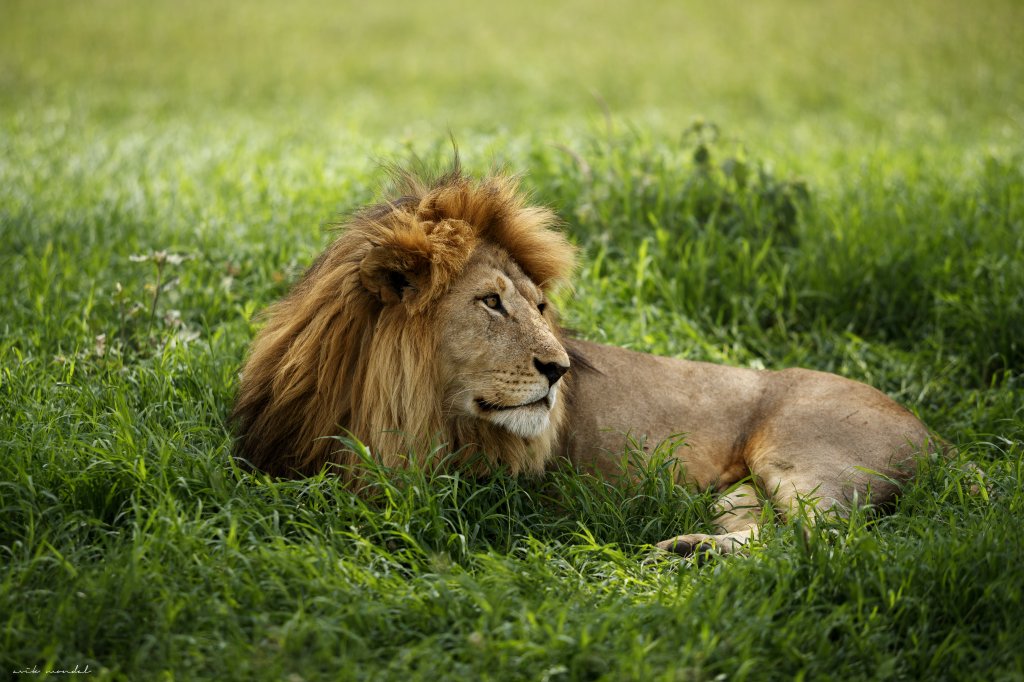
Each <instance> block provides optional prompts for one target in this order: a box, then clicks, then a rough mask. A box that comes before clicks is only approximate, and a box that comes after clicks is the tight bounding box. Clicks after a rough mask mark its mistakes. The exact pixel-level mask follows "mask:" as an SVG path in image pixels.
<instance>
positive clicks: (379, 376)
mask: <svg viewBox="0 0 1024 682" xmlns="http://www.w3.org/2000/svg"><path fill="white" fill-rule="evenodd" d="M400 184H401V189H400V195H399V196H396V197H395V198H394V199H392V200H391V201H389V202H385V203H383V204H380V205H377V206H373V207H370V208H368V209H366V210H364V211H362V212H360V213H358V214H357V215H356V216H355V217H354V218H353V219H352V220H351V221H350V222H349V223H348V225H347V226H346V227H345V229H344V231H343V232H342V233H341V235H340V236H339V237H338V238H337V239H336V240H335V241H334V243H332V244H331V245H330V246H329V247H328V249H327V250H326V252H325V253H324V254H323V255H322V256H321V257H320V258H319V260H318V261H317V262H316V263H315V264H314V265H313V266H312V267H311V268H310V270H309V272H307V274H306V276H305V277H304V279H303V280H302V281H301V282H299V284H298V285H296V286H295V288H294V290H293V291H292V292H291V293H290V294H289V295H288V296H287V297H286V298H285V299H284V300H282V301H281V302H279V303H277V304H275V305H274V306H272V307H271V308H270V310H269V311H268V313H267V316H266V319H267V323H266V326H265V327H264V328H263V329H262V330H261V331H260V332H259V334H258V335H257V337H256V339H255V340H254V341H253V343H252V347H251V350H250V353H249V357H248V360H247V361H246V364H245V367H244V369H243V371H242V379H241V385H240V388H239V393H238V399H237V402H236V405H235V409H234V412H233V415H232V419H233V421H234V423H235V425H236V430H237V432H238V435H239V439H238V445H237V454H238V455H239V457H241V458H243V459H244V460H246V461H248V462H249V463H251V464H252V465H253V466H255V467H257V468H259V469H262V470H265V471H268V472H270V473H272V474H276V475H285V476H288V475H306V474H311V473H315V472H317V471H319V470H320V469H322V468H323V467H324V465H326V464H329V463H335V464H342V465H347V466H346V467H343V468H342V470H341V471H342V475H344V476H346V477H349V478H351V477H353V476H354V475H355V474H356V473H357V472H358V471H359V467H360V460H359V459H358V458H357V457H356V455H355V454H353V453H352V452H351V451H349V450H348V449H347V448H346V447H345V446H344V444H343V443H342V442H341V441H340V440H338V439H337V438H332V437H333V436H342V435H346V434H351V435H353V436H355V437H356V438H358V439H359V440H360V441H362V442H363V443H365V444H366V445H367V446H369V448H370V450H371V452H372V453H373V456H374V457H376V458H377V459H378V460H379V461H381V462H382V463H384V464H386V465H389V466H396V465H401V464H402V463H403V462H405V461H406V458H407V457H408V456H410V455H411V456H414V457H417V458H419V459H421V460H422V459H423V458H425V457H429V458H430V459H431V461H436V459H437V458H439V457H440V456H441V455H443V454H445V453H455V457H454V460H453V463H454V464H455V465H460V464H464V463H465V462H466V461H467V460H468V459H469V458H471V457H474V456H475V455H477V454H478V453H483V455H484V459H483V460H476V461H477V463H478V464H477V466H478V468H479V470H480V471H481V472H482V471H484V470H486V469H489V468H491V467H493V466H502V467H505V468H506V469H507V470H509V471H511V472H512V473H520V472H539V471H541V470H543V469H544V467H545V466H546V465H548V464H550V463H551V462H552V461H554V459H555V458H556V457H558V456H565V457H568V458H570V459H571V460H572V461H573V462H574V463H575V464H576V465H577V466H578V467H580V468H581V469H584V470H587V471H592V472H594V473H599V474H608V475H612V476H615V475H618V474H619V473H620V472H621V471H622V467H621V461H622V457H623V453H624V450H625V448H626V444H627V440H628V439H630V438H632V439H640V440H641V441H643V442H645V443H646V444H647V446H648V448H650V447H651V446H653V445H655V444H657V443H659V442H661V441H665V440H668V439H672V438H673V437H675V436H677V435H678V434H685V437H684V438H683V443H684V444H683V445H682V446H681V447H679V448H677V449H676V451H675V453H674V454H675V457H677V458H678V459H679V460H681V462H682V463H683V464H684V467H683V468H682V471H685V480H683V481H681V482H686V483H690V484H694V485H696V486H699V487H704V488H706V487H714V488H716V489H718V490H721V491H723V493H725V494H724V495H723V497H722V498H721V501H720V503H719V507H718V513H719V517H718V520H717V522H716V526H717V527H716V533H715V534H713V535H684V536H679V537H676V538H670V539H668V540H666V541H665V542H663V543H661V545H660V546H662V547H663V548H665V549H669V550H674V551H678V552H681V553H688V552H690V551H692V550H693V549H694V548H695V547H700V546H702V545H705V544H707V543H712V544H717V545H718V546H719V547H720V548H722V549H723V550H725V551H732V550H733V549H734V548H736V547H738V546H741V545H742V544H743V543H744V542H746V540H748V539H749V538H751V537H753V536H754V535H756V532H757V524H758V520H759V518H760V516H761V501H760V499H759V497H758V495H759V494H760V495H763V496H767V497H769V498H771V499H772V500H773V501H774V502H776V504H777V506H778V507H780V508H781V510H782V512H783V513H792V512H793V511H794V510H796V509H797V508H798V507H799V506H800V505H801V504H802V500H804V499H809V500H812V501H813V504H816V505H818V506H819V507H834V506H835V507H838V508H840V509H842V508H845V507H846V506H848V505H850V504H855V503H860V502H862V501H869V500H870V501H872V502H881V501H885V500H887V499H889V498H890V497H891V496H892V495H893V494H894V492H895V490H896V483H897V482H898V481H899V480H901V479H903V478H905V477H906V476H907V475H908V474H909V473H910V467H911V465H912V462H913V457H914V455H915V454H917V453H919V452H921V451H922V450H924V449H928V448H931V447H932V446H931V442H930V440H931V439H930V436H929V433H928V430H927V429H926V428H925V427H924V425H923V424H921V422H920V421H918V420H917V419H916V418H915V417H914V416H913V415H912V414H910V413H909V412H908V411H906V410H905V409H903V408H902V407H900V406H899V405H897V404H896V403H894V402H893V401H892V400H890V399H889V398H888V397H886V396H884V395H883V394H881V393H880V392H878V391H876V390H875V389H873V388H870V387H868V386H865V385H863V384H859V383H856V382H853V381H849V380H846V379H843V378H841V377H838V376H835V375H831V374H825V373H821V372H812V371H808V370H785V371H782V372H765V371H761V372H759V371H755V370H748V369H739V368H731V367H723V366H718V365H711V364H707V363H699V362H690V361H686V360H678V359H672V358H661V357H656V356H651V355H645V354H641V353H634V352H631V351H626V350H623V349H620V348H614V347H611V346H603V345H599V344H593V343H588V342H582V341H570V340H566V339H563V338H562V334H561V333H560V331H559V328H558V326H557V324H556V322H555V314H554V311H553V310H552V309H551V307H550V306H548V305H547V300H546V298H547V295H548V293H550V291H551V289H552V288H553V287H555V286H557V285H558V284H559V283H561V282H565V281H566V280H567V279H568V277H569V275H570V273H571V271H572V268H573V257H574V251H573V249H572V247H571V246H570V245H569V244H568V242H567V241H566V240H565V238H564V237H563V236H562V235H561V234H560V233H559V232H558V231H556V230H554V229H553V226H554V224H555V222H556V220H555V217H554V214H552V213H551V212H550V211H548V210H547V209H543V208H537V207H531V206H529V205H528V204H527V202H526V200H525V198H524V197H523V196H522V195H521V194H520V193H519V191H518V189H517V184H516V182H515V181H514V180H513V179H510V178H508V177H500V176H499V177H491V178H488V179H486V180H483V181H480V182H473V181H471V180H469V179H467V178H465V177H464V176H463V175H462V174H461V173H460V172H459V171H458V170H457V169H456V170H455V171H452V172H451V173H449V174H447V175H446V176H444V177H442V178H440V179H439V180H437V181H435V182H432V183H424V182H422V181H420V180H418V179H416V178H414V177H412V176H409V175H405V176H403V177H402V180H401V183H400ZM544 306H547V308H546V309H543V310H542V308H544ZM570 357H571V358H573V361H572V362H573V365H574V366H573V368H572V371H570V372H569V374H568V375H567V377H566V378H565V379H564V380H561V376H562V372H564V371H565V369H566V368H567V367H568V366H569V364H570ZM481 462H482V463H481ZM420 463H421V464H430V462H425V461H421V462H420Z"/></svg>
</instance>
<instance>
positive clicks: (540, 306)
mask: <svg viewBox="0 0 1024 682" xmlns="http://www.w3.org/2000/svg"><path fill="white" fill-rule="evenodd" d="M547 307H548V304H547V303H545V302H544V301H541V302H540V303H538V304H537V310H539V311H540V314H541V315H543V314H544V309H545V308H547Z"/></svg>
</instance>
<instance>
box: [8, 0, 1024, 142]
mask: <svg viewBox="0 0 1024 682" xmlns="http://www.w3.org/2000/svg"><path fill="white" fill-rule="evenodd" d="M0 5H2V8H3V9H2V15H3V21H0V107H2V110H3V111H4V112H6V113H7V114H8V115H10V114H11V113H12V112H26V111H32V112H37V113H39V112H44V111H46V110H55V111H57V112H58V113H59V112H60V111H68V110H70V111H74V112H75V113H76V115H85V116H88V117H95V118H99V119H105V120H111V119H124V118H130V117H142V118H144V119H154V118H170V119H180V120H200V119H202V118H203V117H205V116H208V115H210V113H211V112H215V114H216V116H218V117H223V118H225V119H227V118H229V117H243V118H244V117H253V118H256V119H260V120H280V121H282V122H289V123H290V124H293V125H296V126H301V127H305V128H307V129H310V128H311V127H312V128H315V129H317V130H320V131H327V132H331V131H334V132H337V131H338V130H346V131H348V132H353V133H357V134H358V135H359V136H362V137H364V138H367V137H368V138H376V139H396V138H417V137H421V136H431V137H435V138H443V137H446V136H447V133H448V131H449V130H450V131H451V132H452V133H454V134H455V135H456V137H460V136H463V135H466V134H470V133H508V134H511V135H513V136H515V135H518V134H521V133H527V132H530V133H532V132H537V131H538V130H542V131H555V130H558V129H559V128H561V127H564V126H568V127H578V126H580V125H581V124H585V123H587V122H591V121H598V122H600V120H601V119H602V118H603V117H604V116H605V115H606V114H610V115H612V116H614V117H616V119H618V120H622V121H626V122H629V123H632V124H635V125H641V126H643V127H645V128H648V129H651V130H655V131H659V130H663V131H667V132H677V131H678V130H680V129H682V128H683V127H685V126H687V125H689V123H690V122H691V121H692V120H693V119H694V118H695V117H703V118H705V119H708V120H712V121H715V122H716V123H718V124H719V125H720V126H722V127H723V128H724V129H726V130H728V131H730V132H731V133H733V134H736V135H737V136H739V137H742V138H744V139H746V140H748V141H749V140H756V141H757V142H758V144H759V146H760V147H761V148H772V149H773V150H776V151H779V152H780V153H787V154H788V153H796V154H812V155H818V154H823V155H824V156H825V157H828V155H829V154H831V153H833V152H834V151H835V150H836V149H840V148H846V147H848V146H849V145H851V144H852V145H857V146H861V147H863V146H875V145H889V146H892V147H896V148H900V147H902V148H915V147H918V148H919V147H921V146H922V145H926V144H928V142H929V141H938V140H941V141H943V143H945V144H950V143H951V144H955V145H958V146H961V145H962V146H967V147H971V146H974V145H978V144H982V145H987V144H995V145H999V144H1002V143H1006V142H1008V141H1012V140H1015V139H1016V138H1017V137H1019V136H1020V134H1021V128H1022V123H1024V97H1022V85H1021V84H1022V83H1024V48H1022V47H1021V45H1022V44H1024V3H1021V2H1019V1H1018V0H985V1H984V2H974V3H964V2H955V1H954V0H918V1H914V2H900V3H893V2H885V1H883V0H868V1H856V2H854V1H852V0H851V1H840V0H828V1H818V0H796V1H793V2H785V3H781V2H765V3H738V2H716V3H708V2H678V1H652V2H643V3H633V2H592V1H589V0H567V1H565V2H555V3H551V2H540V1H538V0H526V1H522V2H515V3H508V2H468V1H466V2H463V1H458V0H436V1H433V2H380V3H369V2H351V1H342V2H317V1H314V0H300V1H296V2H271V1H269V0H256V1H253V2H245V3H240V2H236V3H229V2H205V1H198V0H174V1H173V2H171V1H162V0H157V1H153V2H128V1H123V0H97V1H94V2H65V1H48V2H38V1H33V0H25V1H17V0H4V2H2V3H0Z"/></svg>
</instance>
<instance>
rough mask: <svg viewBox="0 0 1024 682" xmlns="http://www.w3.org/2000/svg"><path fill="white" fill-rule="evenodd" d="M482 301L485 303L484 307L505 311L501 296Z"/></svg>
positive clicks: (488, 297) (494, 295) (490, 296)
mask: <svg viewBox="0 0 1024 682" xmlns="http://www.w3.org/2000/svg"><path fill="white" fill-rule="evenodd" d="M480 300H481V301H483V302H484V305H485V306H487V307H488V308H490V309H491V310H504V306H502V305H501V296H498V295H497V294H490V295H488V296H484V297H483V298H482V299H480Z"/></svg>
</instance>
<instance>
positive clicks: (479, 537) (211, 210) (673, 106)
mask: <svg viewBox="0 0 1024 682" xmlns="http://www.w3.org/2000/svg"><path fill="white" fill-rule="evenodd" d="M0 14H2V16H3V20H2V21H0V237H2V240H0V245H2V246H0V249H2V250H0V266H2V269H3V272H4V277H2V278H0V626H2V627H0V677H7V676H10V677H12V678H15V679H22V680H24V679H51V678H52V679H66V678H67V677H69V676H68V675H65V674H63V673H60V672H58V671H61V670H72V669H74V668H75V666H77V667H78V669H79V670H80V671H82V670H85V669H88V671H89V674H88V675H86V676H85V677H86V678H87V679H113V680H120V679H127V680H153V679H164V680H171V679H178V680H191V679H204V680H231V679H266V680H289V681H291V682H297V681H298V680H321V679H322V680H335V679H401V680H417V679H430V680H438V679H459V678H461V679H495V680H503V679H524V680H527V679H528V680H534V679H537V680H541V679H548V680H560V679H567V680H592V679H607V680H620V679H637V680H655V679H664V680H674V679H683V680H690V679H698V680H699V679H738V680H739V679H756V680H768V679H808V680H811V679H829V678H832V679H872V680H874V679H894V680H895V679H985V680H1021V679H1024V653H1022V652H1024V620H1022V618H1021V599H1022V597H1024V595H1022V592H1024V539H1022V530H1021V528H1022V526H1021V523H1022V521H1021V520H1022V519H1024V487H1022V486H1024V482H1022V478H1024V407H1022V405H1024V401H1022V389H1024V387H1022V384H1024V372H1022V368H1024V294H1022V292H1024V256H1022V254H1024V143H1022V142H1021V140H1022V139H1024V86H1022V85H1021V83H1024V51H1022V50H1021V49H1020V47H1019V42H1020V33H1021V30H1020V27H1021V26H1024V8H1022V6H1021V5H1020V3H1017V2H1014V1H1013V0H1005V1H1004V2H996V1H993V2H983V3H976V4H971V5H967V4H964V3H955V2H952V1H951V0H934V1H930V2H923V1H922V2H908V3H900V4H898V5H893V4H892V3H884V2H881V1H875V0H873V1H871V2H858V3H853V2H845V3H844V2H794V3H787V4H785V5H783V4H781V3H760V4H754V5H744V6H743V7H742V8H739V7H738V6H737V7H735V8H732V9H730V6H728V5H727V4H722V3H685V4H684V3H675V2H653V3H644V4H643V6H642V7H637V6H630V4H627V3H619V4H617V5H614V6H605V5H596V4H594V3H587V2H583V1H582V0H579V1H574V2H567V3H561V4H559V5H558V7H556V8H546V3H541V2H533V1H531V2H521V3H504V4H502V5H501V6H498V5H495V6H493V7H492V6H488V5H487V4H485V3H476V4H468V3H457V2H454V1H449V0H443V1H441V2H437V3H431V4H429V5H427V4H426V3H416V4H413V3H408V6H405V7H402V8H396V7H394V6H391V5H390V4H385V3H377V4H374V3H335V4H331V5H327V4H320V3H313V2H300V3H271V2H254V3H246V4H244V5H241V4H227V3H202V2H192V1H186V2H175V3H171V2H163V1H161V2H151V3H129V2H120V1H113V0H104V1H102V2H91V3H70V2H62V1H61V2H58V1H54V2H46V3H39V2H11V1H5V2H2V13H0ZM449 132H451V133H452V134H454V136H455V137H456V138H457V139H458V142H459V146H460V149H461V152H462V156H463V160H464V162H465V165H466V166H467V167H468V168H469V169H470V170H472V171H474V172H485V171H486V170H487V169H488V168H490V167H491V166H492V165H494V164H503V165H506V166H507V167H510V168H512V169H515V170H521V171H523V172H524V173H525V181H524V182H525V184H526V186H527V187H529V188H530V189H531V191H532V192H533V193H534V195H535V196H536V197H537V199H538V200H539V201H541V202H544V203H546V204H548V205H550V206H552V207H554V208H555V209H556V210H557V211H558V212H559V213H560V214H561V215H562V216H563V217H564V218H565V220H566V224H567V227H566V229H567V231H568V233H569V234H570V236H571V238H572V240H573V241H574V242H575V243H577V244H578V245H579V246H580V249H581V267H580V272H579V277H578V281H577V285H576V287H575V291H574V292H572V293H571V294H570V293H566V294H565V295H563V297H562V301H561V303H562V308H563V310H564V314H565V318H566V319H567V322H568V323H569V325H570V326H572V327H574V328H576V329H577V330H579V332H580V334H581V335H582V336H584V337H586V338H590V339H594V340H599V341H604V342H608V343H614V344H618V345H622V346H627V347H631V348H635V349H640V350H644V351H648V352H654V353H660V354H668V355H675V356H680V357H687V358H693V359H704V360H711V361H715V362H722V363H728V364H735V365H743V366H754V367H765V368H781V367H786V366H792V365H802V366H806V367H812V368H815V369H822V370H828V371H834V372H837V373H840V374H843V375H845V376H849V377H851V378H855V379H858V380H862V381H866V382H868V383H871V384H873V385H875V386H877V387H879V388H881V389H882V390H884V391H885V392H887V393H888V394H889V395H891V396H893V397H894V398H896V399H897V400H899V401H900V402H902V403H903V404H905V405H907V406H908V407H910V408H911V409H913V410H914V411H915V412H916V413H917V414H918V415H919V416H921V417H922V419H924V420H925V421H926V422H927V423H928V424H929V425H931V426H932V427H933V428H934V429H935V430H936V431H938V432H939V433H941V434H943V435H944V436H945V437H946V438H948V439H949V440H950V441H951V442H953V443H955V444H956V445H957V446H958V447H959V450H960V455H959V456H958V458H957V459H955V460H954V461H951V462H948V463H946V462H941V463H940V462H932V463H925V464H924V465H923V469H922V471H921V473H920V475H919V476H918V477H917V478H916V479H915V480H914V481H913V482H912V483H911V484H909V485H908V486H907V487H906V488H905V490H904V493H903V495H902V497H901V498H900V500H899V502H898V504H897V505H896V509H895V511H894V513H892V514H890V515H881V516H865V515H862V514H858V515H855V516H854V517H853V518H851V519H847V520H837V519H832V520H828V521H826V522H825V523H823V525H821V526H819V527H817V528H815V529H814V530H812V531H811V532H809V533H808V534H806V535H805V533H804V529H803V528H802V526H801V524H800V523H798V522H793V523H789V524H779V525H777V526H771V527H769V528H768V529H767V530H766V532H765V535H764V538H763V541H762V542H761V543H759V545H758V546H757V547H755V548H754V549H752V550H751V551H750V552H749V554H748V555H747V556H739V557H731V558H725V559H712V560H710V561H709V562H708V563H707V564H704V565H696V564H694V563H693V562H692V561H688V560H682V559H679V558H677V557H673V556H665V555H663V554H660V553H657V552H655V551H654V550H653V549H652V548H651V546H650V544H651V543H653V542H656V541H658V540H662V539H665V538H666V537H669V536H671V535H674V534H679V533H685V532H700V531H701V530H702V529H706V528H707V524H708V522H709V506H710V497H709V496H708V495H707V494H705V493H703V492H701V491H690V490H685V489H682V488H679V487H677V486H673V485H672V484H671V481H670V478H669V475H668V472H666V470H665V469H664V468H658V467H653V468H652V470H651V471H649V472H647V473H646V474H645V475H644V476H642V477H641V478H640V480H639V481H638V482H637V483H635V484H633V485H632V486H631V487H628V488H624V487H621V486H620V487H612V486H610V485H608V484H606V483H604V482H602V481H598V480H594V479H590V478H587V477H585V476H582V475H580V474H578V473H575V472H573V471H571V470H568V469H565V468H563V469H560V470H557V471H553V472H552V473H551V474H550V475H549V476H547V477H546V478H545V479H543V480H516V479H511V478H507V477H497V478H495V479H494V480H490V481H483V482H478V481H473V480H469V479H466V478H464V477H461V476H459V474H458V473H457V472H454V473H450V474H447V475H433V476H428V475H426V474H424V473H422V472H416V471H405V472H384V471H382V472H381V475H380V480H379V482H378V483H377V484H376V486H375V487H374V488H373V492H372V494H370V495H368V496H367V498H366V499H358V498H355V497H353V496H351V495H350V494H349V493H348V492H346V491H345V490H344V489H342V488H341V486H339V485H338V483H337V482H336V481H335V480H334V479H332V478H331V477H330V476H320V477H315V478H312V479H308V480H301V481H287V482H278V481H271V480H268V479H266V478H264V477H261V476H255V475H251V474H248V473H244V472H242V471H239V470H238V469H237V468H236V467H235V466H233V464H232V462H231V460H230V458H229V454H230V450H231V438H230V435H229V433H228V430H227V427H226V424H225V416H226V413H227V411H228V410H229V408H230V405H231V402H232V399H233V393H234V390H235V384H236V375H237V371H238V368H239V365H240V363H241V360H242V357H243V355H244V352H245V349H246V346H247V344H248V342H249V340H250V339H251V337H252V334H253V332H254V329H255V324H256V321H255V320H254V316H255V314H256V313H257V312H258V311H259V310H261V309H262V308H263V307H264V306H266V305H267V304H268V303H270V302H271V301H273V300H275V298H277V297H278V296H280V295H281V294H283V293H284V292H285V291H286V290H287V288H288V286H289V284H290V283H291V282H293V281H294V280H295V278H296V277H297V276H298V275H299V274H300V273H301V272H302V270H303V269H304V268H305V266H306V265H308V264H309V263H310V261H311V260H312V258H313V257H315V255H316V253H317V252H318V251H319V250H320V249H321V248H322V247H323V246H324V244H326V243H327V241H328V240H329V239H330V234H329V232H327V231H326V230H325V229H324V227H325V226H326V225H328V224H330V223H332V222H335V221H336V220H337V219H338V216H339V215H343V214H344V213H345V212H346V211H350V210H352V209H354V208H356V207H358V206H360V205H361V204H363V203H365V202H366V201H368V200H370V199H372V198H373V197H374V196H375V192H376V191H377V187H378V185H379V183H380V181H381V180H382V179H383V174H382V173H381V172H380V170H379V167H380V162H381V161H395V160H398V161H401V160H403V159H407V158H409V156H410V155H411V154H413V153H415V154H417V155H419V156H422V157H425V158H427V159H437V160H441V159H444V158H445V157H446V155H447V154H448V153H449V149H450V148H449V143H448V135H449ZM968 460H970V461H973V462H976V463H977V464H978V465H979V466H980V467H981V468H982V469H983V470H984V471H985V472H986V474H987V476H988V488H987V490H986V491H984V492H983V493H982V494H978V495H971V494H969V493H968V491H969V489H970V487H971V485H972V484H974V483H976V480H975V478H974V475H973V474H972V473H971V471H970V470H969V469H968V468H967V467H965V463H966V462H967V461H968ZM76 677H77V676H76Z"/></svg>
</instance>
